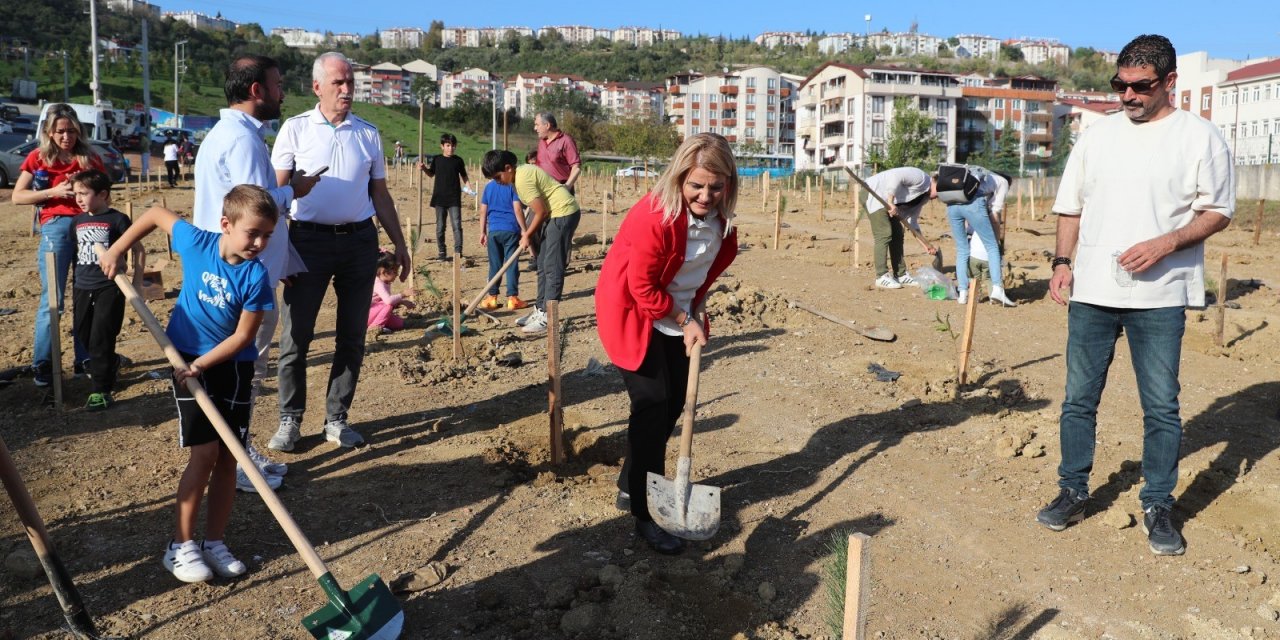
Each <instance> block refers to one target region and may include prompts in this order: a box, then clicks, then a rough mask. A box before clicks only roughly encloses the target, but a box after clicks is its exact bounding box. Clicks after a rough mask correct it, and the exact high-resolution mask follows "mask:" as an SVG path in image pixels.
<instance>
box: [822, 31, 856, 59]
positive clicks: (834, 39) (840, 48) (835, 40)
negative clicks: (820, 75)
mask: <svg viewBox="0 0 1280 640" xmlns="http://www.w3.org/2000/svg"><path fill="white" fill-rule="evenodd" d="M861 40H862V36H857V35H854V34H852V33H828V34H826V35H822V36H818V51H821V52H822V53H825V54H827V55H835V54H837V53H843V52H845V51H847V50H849V49H850V48H851V47H853V45H854V43H856V42H860V41H861Z"/></svg>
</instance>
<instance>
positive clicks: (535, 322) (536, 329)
mask: <svg viewBox="0 0 1280 640" xmlns="http://www.w3.org/2000/svg"><path fill="white" fill-rule="evenodd" d="M520 331H521V332H522V333H524V334H525V335H527V336H535V335H539V334H543V333H546V332H547V312H545V311H539V312H538V317H536V318H530V319H529V321H528V322H526V323H524V326H523V327H520Z"/></svg>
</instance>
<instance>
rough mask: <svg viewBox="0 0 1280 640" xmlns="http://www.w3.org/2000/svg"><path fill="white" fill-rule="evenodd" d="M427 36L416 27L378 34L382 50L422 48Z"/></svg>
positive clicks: (382, 31)
mask: <svg viewBox="0 0 1280 640" xmlns="http://www.w3.org/2000/svg"><path fill="white" fill-rule="evenodd" d="M426 37H427V34H426V33H425V32H423V30H422V29H419V28H417V27H396V28H392V29H383V30H381V31H379V32H378V39H379V41H380V42H381V44H382V48H383V49H416V48H418V47H421V46H422V42H423V40H425V39H426Z"/></svg>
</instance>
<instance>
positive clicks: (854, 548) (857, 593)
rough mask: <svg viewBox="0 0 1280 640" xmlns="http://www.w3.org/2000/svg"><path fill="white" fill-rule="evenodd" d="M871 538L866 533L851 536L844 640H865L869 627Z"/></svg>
mask: <svg viewBox="0 0 1280 640" xmlns="http://www.w3.org/2000/svg"><path fill="white" fill-rule="evenodd" d="M870 541H871V538H869V537H867V534H865V533H854V534H850V535H849V553H848V557H847V559H846V561H845V574H844V633H843V634H842V635H841V638H842V639H843V640H863V638H865V637H866V633H867V630H866V626H867V607H866V604H867V603H866V600H867V595H868V593H869V592H870V589H869V588H868V586H869V585H868V582H869V578H870V573H869V572H868V570H867V565H868V564H869V562H868V561H869V560H870V558H869V557H868V555H867V544H868V543H869V542H870Z"/></svg>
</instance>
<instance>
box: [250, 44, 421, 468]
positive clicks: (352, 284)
mask: <svg viewBox="0 0 1280 640" xmlns="http://www.w3.org/2000/svg"><path fill="white" fill-rule="evenodd" d="M311 78H312V80H311V88H312V90H313V91H314V92H315V94H316V96H317V97H318V98H319V99H320V101H319V103H318V104H317V105H316V108H314V109H312V110H310V111H306V112H304V113H302V114H299V115H297V116H294V117H292V118H289V119H288V120H286V121H285V122H284V124H283V125H281V127H280V134H279V136H277V137H276V144H275V148H274V149H273V150H272V153H271V163H272V165H273V166H274V167H275V169H276V180H277V182H278V183H279V184H286V183H288V181H289V180H290V179H291V176H292V175H293V174H294V172H295V171H304V170H305V171H306V172H307V173H308V174H316V173H318V172H319V171H321V170H325V173H324V178H323V179H322V180H321V181H320V182H319V183H318V184H317V185H316V186H315V188H314V190H313V191H312V194H311V196H310V197H309V198H306V199H305V200H297V201H295V202H294V203H293V215H292V218H293V222H292V223H291V224H290V225H289V240H290V242H292V243H293V247H294V249H296V250H297V252H298V254H299V255H300V256H301V257H302V261H303V262H304V263H306V266H307V270H306V271H305V272H304V273H300V274H298V275H297V276H296V277H295V278H293V281H292V282H293V283H292V285H291V286H289V287H286V288H285V290H284V296H283V298H284V308H283V314H282V315H283V317H284V329H283V332H282V334H281V337H280V375H279V379H280V426H279V428H278V429H277V431H276V435H275V436H273V437H272V438H271V442H269V443H268V444H267V446H268V447H270V448H271V449H275V450H278V451H291V450H293V447H294V443H295V442H297V440H298V438H299V437H300V433H301V424H302V416H303V412H304V411H305V410H306V403H307V351H308V349H310V347H311V340H312V338H314V337H315V325H316V316H317V314H319V312H320V305H321V303H322V302H324V294H325V291H326V290H327V289H328V288H329V282H330V281H332V282H333V289H334V293H335V294H336V295H337V297H338V311H337V321H336V327H335V330H334V334H335V345H334V351H333V363H332V366H331V368H330V371H329V384H328V387H327V391H326V396H325V419H324V435H325V439H326V440H328V441H330V442H334V443H336V444H338V445H339V446H341V447H354V446H357V445H359V444H362V443H363V442H364V438H362V437H361V436H360V434H358V433H356V432H355V431H354V430H352V429H351V426H350V425H349V424H348V421H347V413H348V411H349V410H350V409H351V401H352V399H353V398H354V397H355V392H356V383H357V382H358V380H359V378H360V366H361V364H362V363H363V361H364V338H365V327H366V323H367V321H368V317H369V302H370V300H372V298H373V281H374V274H375V272H376V268H377V260H378V230H377V228H376V227H375V226H374V224H373V217H374V216H375V215H376V216H377V217H378V221H379V222H381V223H382V228H383V229H385V230H386V232H387V235H388V236H389V237H390V238H391V242H392V243H393V244H394V245H395V252H396V258H397V259H398V260H399V262H400V279H401V280H404V279H405V278H406V277H407V276H408V274H409V253H408V251H407V249H406V248H405V243H404V237H403V235H402V234H401V232H400V222H399V216H398V215H397V214H396V208H395V203H394V202H393V201H392V199H391V194H390V192H388V191H387V180H386V160H385V159H384V156H383V153H382V139H381V138H380V137H379V135H378V129H377V128H376V127H374V126H373V125H371V124H369V123H368V122H365V121H364V120H362V119H360V118H359V117H357V116H356V115H355V114H353V113H351V102H352V94H353V92H354V90H355V77H354V74H353V73H352V71H351V63H350V62H349V61H348V60H347V59H346V57H345V56H343V55H342V54H340V53H335V52H329V53H325V54H322V55H320V56H319V57H318V58H316V61H315V64H314V65H313V67H312V70H311ZM326 168H327V169H326Z"/></svg>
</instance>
